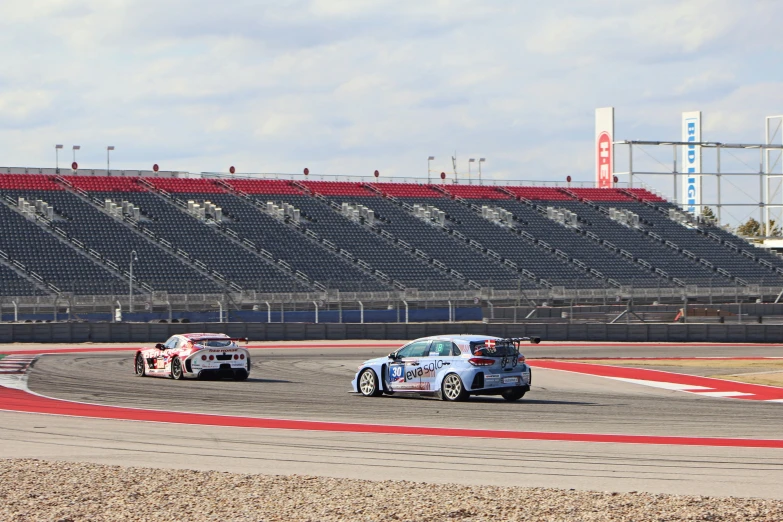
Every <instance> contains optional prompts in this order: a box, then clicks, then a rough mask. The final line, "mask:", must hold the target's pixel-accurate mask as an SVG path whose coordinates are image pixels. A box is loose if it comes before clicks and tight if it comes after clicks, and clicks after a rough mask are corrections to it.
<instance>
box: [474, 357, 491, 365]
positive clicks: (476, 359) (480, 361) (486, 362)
mask: <svg viewBox="0 0 783 522" xmlns="http://www.w3.org/2000/svg"><path fill="white" fill-rule="evenodd" d="M468 362H469V363H470V364H472V365H473V366H492V365H493V364H495V360H494V359H484V358H483V357H473V358H471V359H468Z"/></svg>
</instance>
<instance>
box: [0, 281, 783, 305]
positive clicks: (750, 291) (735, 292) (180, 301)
mask: <svg viewBox="0 0 783 522" xmlns="http://www.w3.org/2000/svg"><path fill="white" fill-rule="evenodd" d="M781 292H783V287H781V286H759V285H750V286H731V287H700V286H689V287H686V288H631V287H621V288H606V289H600V288H599V289H582V288H579V289H576V288H563V287H553V288H549V289H535V290H524V291H518V290H498V289H494V288H482V289H480V290H479V289H476V290H457V291H422V290H416V289H407V290H405V291H383V292H341V291H337V290H328V291H325V292H291V293H261V292H256V291H253V290H245V291H243V292H240V293H230V294H228V293H224V294H167V293H166V292H153V293H151V294H136V296H134V303H135V304H136V305H137V306H139V305H141V306H144V305H149V306H150V307H159V306H171V307H174V308H177V309H179V308H182V307H184V306H186V305H187V306H199V305H203V306H205V307H208V308H211V307H215V308H216V307H217V303H218V302H220V303H221V304H223V305H224V306H225V303H226V302H228V301H229V300H230V301H231V302H232V303H234V304H236V305H237V306H240V305H241V306H246V305H257V304H263V303H265V302H268V303H278V304H280V303H284V304H291V305H309V304H311V303H312V302H313V301H316V302H319V303H324V304H339V303H357V302H360V301H361V302H364V303H392V302H401V301H406V302H408V303H417V304H423V303H427V304H433V303H446V302H448V301H452V302H454V303H457V302H459V303H469V302H472V303H474V304H479V303H482V302H484V301H489V300H492V301H497V302H517V301H521V302H525V301H535V302H537V303H538V304H542V303H551V302H578V303H580V304H588V303H602V302H603V303H615V302H617V301H618V300H620V301H627V300H648V301H649V300H659V299H661V300H665V301H668V302H672V301H674V302H676V301H682V300H683V299H691V298H694V299H699V300H702V301H703V300H704V299H711V300H713V301H715V302H716V303H731V302H735V301H738V300H743V301H747V300H748V299H749V298H757V299H765V298H770V297H771V298H773V299H774V298H775V297H776V296H778V295H779V294H780V293H781ZM128 301H129V297H128V295H85V296H82V295H72V294H68V293H62V294H60V295H56V296H52V295H41V296H7V295H0V307H2V308H5V309H6V311H7V308H8V307H12V306H13V305H14V303H15V304H16V306H18V307H24V308H36V307H52V306H54V305H55V304H56V305H57V306H62V307H68V306H70V307H75V308H80V309H81V308H106V307H108V308H111V307H115V306H116V305H117V304H119V306H120V307H121V308H122V309H126V307H127V305H128Z"/></svg>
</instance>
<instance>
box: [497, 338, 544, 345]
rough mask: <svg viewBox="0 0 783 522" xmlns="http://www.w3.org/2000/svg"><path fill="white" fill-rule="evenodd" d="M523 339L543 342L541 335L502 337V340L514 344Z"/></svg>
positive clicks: (531, 341) (536, 342)
mask: <svg viewBox="0 0 783 522" xmlns="http://www.w3.org/2000/svg"><path fill="white" fill-rule="evenodd" d="M522 341H530V344H538V343H540V342H541V338H540V337H509V338H508V339H500V342H507V343H513V344H517V345H518V344H520V343H521V342H522Z"/></svg>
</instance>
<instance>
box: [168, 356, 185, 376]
mask: <svg viewBox="0 0 783 522" xmlns="http://www.w3.org/2000/svg"><path fill="white" fill-rule="evenodd" d="M183 377H184V375H183V374H182V361H180V360H179V357H174V360H173V361H171V378H172V379H174V380H175V381H179V380H182V378H183Z"/></svg>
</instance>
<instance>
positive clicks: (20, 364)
mask: <svg viewBox="0 0 783 522" xmlns="http://www.w3.org/2000/svg"><path fill="white" fill-rule="evenodd" d="M38 357H39V355H37V354H32V355H30V354H19V355H6V356H5V357H3V358H2V359H0V386H4V387H6V388H16V389H20V390H24V389H26V388H27V370H28V369H29V368H30V365H31V364H33V361H35V360H36V359H37V358H38Z"/></svg>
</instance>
